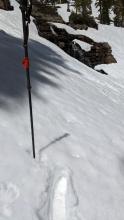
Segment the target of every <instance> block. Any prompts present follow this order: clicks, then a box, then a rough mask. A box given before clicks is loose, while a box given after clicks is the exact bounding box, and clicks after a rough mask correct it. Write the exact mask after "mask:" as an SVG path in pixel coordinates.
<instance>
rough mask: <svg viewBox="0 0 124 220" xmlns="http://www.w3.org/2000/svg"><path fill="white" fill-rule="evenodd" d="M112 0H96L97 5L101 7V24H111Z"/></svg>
mask: <svg viewBox="0 0 124 220" xmlns="http://www.w3.org/2000/svg"><path fill="white" fill-rule="evenodd" d="M111 5H112V0H96V7H99V19H100V23H101V24H110V17H109V10H110V8H111Z"/></svg>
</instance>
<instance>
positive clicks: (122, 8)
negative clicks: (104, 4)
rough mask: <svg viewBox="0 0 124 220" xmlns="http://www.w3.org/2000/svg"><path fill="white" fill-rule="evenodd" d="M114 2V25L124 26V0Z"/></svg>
mask: <svg viewBox="0 0 124 220" xmlns="http://www.w3.org/2000/svg"><path fill="white" fill-rule="evenodd" d="M113 3H114V6H113V12H114V14H115V17H114V25H115V26H117V27H124V1H123V0H114V1H113Z"/></svg>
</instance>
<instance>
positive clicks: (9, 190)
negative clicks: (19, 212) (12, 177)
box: [0, 183, 20, 217]
mask: <svg viewBox="0 0 124 220" xmlns="http://www.w3.org/2000/svg"><path fill="white" fill-rule="evenodd" d="M19 194H20V193H19V189H18V188H17V186H16V185H14V184H13V183H0V215H2V216H6V217H10V216H11V214H12V210H11V205H12V203H14V201H15V200H16V199H17V198H18V197H19Z"/></svg>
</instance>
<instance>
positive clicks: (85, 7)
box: [75, 0, 92, 17]
mask: <svg viewBox="0 0 124 220" xmlns="http://www.w3.org/2000/svg"><path fill="white" fill-rule="evenodd" d="M75 6H76V10H77V11H79V12H81V14H82V16H83V17H87V16H88V15H91V13H92V10H91V0H75Z"/></svg>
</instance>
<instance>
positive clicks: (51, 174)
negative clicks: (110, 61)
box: [0, 0, 124, 220]
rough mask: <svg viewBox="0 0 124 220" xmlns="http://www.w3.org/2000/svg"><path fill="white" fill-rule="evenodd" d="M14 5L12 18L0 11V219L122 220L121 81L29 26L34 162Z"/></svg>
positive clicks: (18, 17) (123, 140)
mask: <svg viewBox="0 0 124 220" xmlns="http://www.w3.org/2000/svg"><path fill="white" fill-rule="evenodd" d="M12 4H13V5H14V7H15V11H14V12H4V11H2V10H1V11H0V51H1V53H0V122H1V123H0V125H1V126H0V151H1V153H0V220H5V219H10V220H22V219H23V220H40V219H44V220H47V219H50V220H56V219H58V220H68V219H70V218H71V219H74V220H78V219H81V220H99V219H100V220H106V219H108V220H109V219H112V220H117V219H118V220H123V219H124V212H123V207H124V190H123V185H124V135H123V133H124V132H123V131H124V114H123V112H124V104H123V103H124V93H123V90H124V79H123V77H122V76H119V74H118V76H117V78H116V80H115V78H114V77H113V76H112V75H108V76H105V75H100V74H99V73H97V72H96V71H94V70H92V69H90V68H88V67H87V66H85V65H83V64H82V63H80V62H78V61H77V60H75V59H73V58H71V57H70V56H68V55H67V54H65V53H64V52H63V51H62V50H60V49H59V48H58V47H57V46H55V45H54V44H52V43H50V42H48V41H47V40H45V39H43V38H40V37H38V35H37V31H36V28H35V26H34V24H33V23H31V25H30V42H29V53H30V58H31V79H32V98H33V107H34V125H35V140H36V153H37V156H36V160H33V159H32V151H31V138H30V124H29V109H28V98H27V91H26V80H25V72H24V70H23V69H22V67H21V60H22V58H23V48H22V40H21V38H22V28H21V14H20V12H19V9H18V5H17V3H15V1H14V0H13V1H12ZM106 30H107V31H108V32H109V30H108V29H106ZM113 30H116V29H114V28H113ZM118 30H120V29H118ZM87 33H88V34H90V33H89V32H87ZM110 36H111V35H110ZM114 39H116V35H114V36H111V40H110V41H111V43H112V42H113V45H116V48H117V49H118V57H121V55H122V56H123V52H122V50H123V43H122V39H123V31H122V33H121V31H120V39H121V45H122V48H121V47H120V44H119V43H116V42H119V40H118V34H117V39H116V41H115V44H114ZM115 52H116V51H115ZM118 71H120V69H119V68H118Z"/></svg>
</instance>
